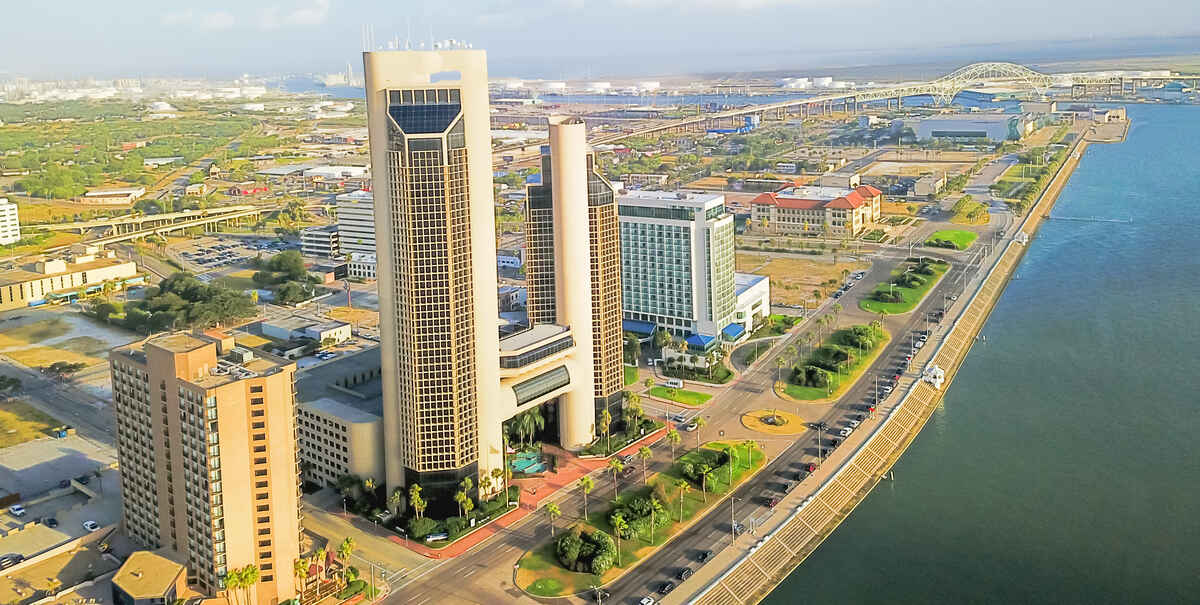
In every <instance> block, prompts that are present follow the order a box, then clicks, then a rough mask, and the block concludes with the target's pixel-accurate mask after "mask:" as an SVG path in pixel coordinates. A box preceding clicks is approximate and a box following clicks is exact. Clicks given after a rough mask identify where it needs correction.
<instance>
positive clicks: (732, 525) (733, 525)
mask: <svg viewBox="0 0 1200 605" xmlns="http://www.w3.org/2000/svg"><path fill="white" fill-rule="evenodd" d="M738 500H741V498H734V497H733V496H730V497H729V543H730V544H733V543H734V542H737V521H735V520H734V518H733V503H734V502H737V501H738Z"/></svg>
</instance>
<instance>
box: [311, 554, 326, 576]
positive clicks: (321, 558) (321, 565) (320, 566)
mask: <svg viewBox="0 0 1200 605" xmlns="http://www.w3.org/2000/svg"><path fill="white" fill-rule="evenodd" d="M326 556H327V554H326V551H325V547H321V548H318V549H317V552H314V553H313V557H312V558H313V561H314V562H316V564H317V573H319V574H320V575H321V577H324V576H325V571H326V570H325V558H326Z"/></svg>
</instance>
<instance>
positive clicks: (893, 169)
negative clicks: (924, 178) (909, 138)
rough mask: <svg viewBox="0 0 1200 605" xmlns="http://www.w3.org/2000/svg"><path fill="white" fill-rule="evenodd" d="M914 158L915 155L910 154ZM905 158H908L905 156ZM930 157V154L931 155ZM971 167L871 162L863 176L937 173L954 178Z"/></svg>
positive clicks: (945, 164)
mask: <svg viewBox="0 0 1200 605" xmlns="http://www.w3.org/2000/svg"><path fill="white" fill-rule="evenodd" d="M912 155H913V156H914V158H916V157H917V153H916V152H914V153H913V154H912ZM905 157H908V156H907V155H906V156H905ZM931 157H932V154H931ZM970 167H971V163H961V164H960V163H958V162H920V161H918V162H894V161H893V162H873V163H872V164H871V165H870V166H868V167H867V169H866V171H865V172H864V173H863V176H910V177H915V176H921V175H923V174H930V173H938V174H946V175H948V176H954V175H956V174H959V173H961V172H963V171H964V170H966V169H968V168H970Z"/></svg>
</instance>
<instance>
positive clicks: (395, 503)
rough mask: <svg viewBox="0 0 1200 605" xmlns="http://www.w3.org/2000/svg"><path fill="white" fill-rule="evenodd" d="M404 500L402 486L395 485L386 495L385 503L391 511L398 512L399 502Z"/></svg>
mask: <svg viewBox="0 0 1200 605" xmlns="http://www.w3.org/2000/svg"><path fill="white" fill-rule="evenodd" d="M403 501H404V488H400V487H397V488H396V489H394V490H392V493H391V494H390V495H389V496H388V500H387V505H388V508H389V509H391V510H392V512H395V513H399V512H400V510H399V509H400V503H401V502H403Z"/></svg>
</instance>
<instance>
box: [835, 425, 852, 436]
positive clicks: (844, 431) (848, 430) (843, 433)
mask: <svg viewBox="0 0 1200 605" xmlns="http://www.w3.org/2000/svg"><path fill="white" fill-rule="evenodd" d="M853 432H854V429H852V428H849V427H847V428H844V429H842V430H840V431H838V434H839V435H841V436H842V437H849V436H850V433H853Z"/></svg>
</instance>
